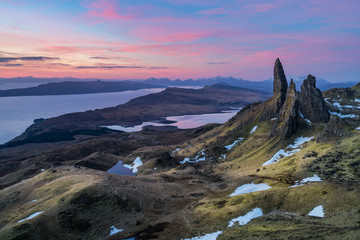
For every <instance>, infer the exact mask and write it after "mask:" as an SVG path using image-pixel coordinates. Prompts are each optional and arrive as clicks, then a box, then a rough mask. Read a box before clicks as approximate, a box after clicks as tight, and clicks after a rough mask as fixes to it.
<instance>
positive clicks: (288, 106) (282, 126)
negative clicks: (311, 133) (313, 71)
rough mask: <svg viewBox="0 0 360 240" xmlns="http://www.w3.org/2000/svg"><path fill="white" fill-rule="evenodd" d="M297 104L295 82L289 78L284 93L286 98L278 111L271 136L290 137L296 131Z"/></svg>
mask: <svg viewBox="0 0 360 240" xmlns="http://www.w3.org/2000/svg"><path fill="white" fill-rule="evenodd" d="M298 106H299V101H298V92H297V91H296V88H295V83H294V82H293V80H292V79H291V82H290V85H289V88H288V89H287V93H286V100H285V103H284V104H283V106H282V108H281V110H280V112H279V117H278V122H277V124H276V125H275V127H274V130H273V132H272V133H271V135H272V136H275V135H280V136H283V137H290V136H291V135H292V134H294V133H295V132H296V130H297V129H298V127H299V116H298V112H299V110H298Z"/></svg>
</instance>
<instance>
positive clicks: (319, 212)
mask: <svg viewBox="0 0 360 240" xmlns="http://www.w3.org/2000/svg"><path fill="white" fill-rule="evenodd" d="M308 215H309V216H313V217H324V216H325V214H324V208H323V206H322V205H320V206H317V207H315V208H314V209H313V210H311V212H309V214H308Z"/></svg>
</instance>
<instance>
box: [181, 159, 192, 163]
mask: <svg viewBox="0 0 360 240" xmlns="http://www.w3.org/2000/svg"><path fill="white" fill-rule="evenodd" d="M187 162H189V163H191V162H192V161H191V160H190V158H184V160H182V161H180V163H181V164H184V163H187Z"/></svg>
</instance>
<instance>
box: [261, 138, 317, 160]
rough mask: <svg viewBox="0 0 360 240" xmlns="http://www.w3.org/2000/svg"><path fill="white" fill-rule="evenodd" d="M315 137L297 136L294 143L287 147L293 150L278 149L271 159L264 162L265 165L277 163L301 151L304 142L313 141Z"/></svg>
mask: <svg viewBox="0 0 360 240" xmlns="http://www.w3.org/2000/svg"><path fill="white" fill-rule="evenodd" d="M313 138H314V137H298V138H296V139H295V141H294V143H293V144H290V145H289V146H287V147H286V148H290V149H292V150H284V149H280V150H279V151H277V153H275V155H274V156H273V157H272V158H271V159H270V160H268V161H266V162H265V163H264V164H263V166H267V165H270V164H273V163H277V162H278V161H279V160H280V159H282V158H284V157H288V156H291V155H293V154H295V153H297V152H299V151H300V150H301V147H302V144H304V143H306V142H309V141H311V140H312V139H313Z"/></svg>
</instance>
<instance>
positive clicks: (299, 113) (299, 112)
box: [299, 110, 304, 118]
mask: <svg viewBox="0 0 360 240" xmlns="http://www.w3.org/2000/svg"><path fill="white" fill-rule="evenodd" d="M299 114H300V116H301V117H302V118H304V115H303V114H302V113H301V112H300V110H299Z"/></svg>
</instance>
